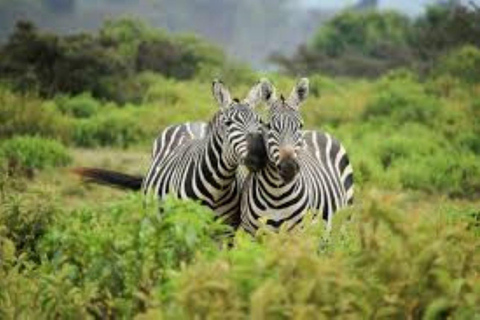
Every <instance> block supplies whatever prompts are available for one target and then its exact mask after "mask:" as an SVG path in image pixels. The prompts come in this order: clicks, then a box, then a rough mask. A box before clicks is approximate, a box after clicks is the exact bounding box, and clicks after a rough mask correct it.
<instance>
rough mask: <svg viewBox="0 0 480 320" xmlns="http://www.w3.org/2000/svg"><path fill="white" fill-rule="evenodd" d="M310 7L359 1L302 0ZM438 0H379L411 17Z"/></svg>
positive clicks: (329, 6) (466, 1) (332, 5)
mask: <svg viewBox="0 0 480 320" xmlns="http://www.w3.org/2000/svg"><path fill="white" fill-rule="evenodd" d="M301 1H302V2H303V3H304V4H306V5H308V6H309V7H321V8H331V9H340V8H343V7H346V6H349V5H353V4H355V3H357V2H358V0H301ZM437 1H438V0H401V1H398V0H379V2H380V8H383V9H397V10H401V11H404V12H406V13H408V14H411V15H417V14H420V13H422V12H423V10H424V8H425V6H426V5H428V4H432V3H435V2H437ZM462 2H463V3H469V2H470V1H469V0H463V1H462ZM473 2H474V3H476V4H480V0H474V1H473Z"/></svg>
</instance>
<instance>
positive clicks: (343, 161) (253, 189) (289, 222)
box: [241, 79, 353, 233]
mask: <svg viewBox="0 0 480 320" xmlns="http://www.w3.org/2000/svg"><path fill="white" fill-rule="evenodd" d="M307 95H308V79H302V80H301V81H300V82H299V83H298V84H297V86H296V87H295V88H294V90H293V92H292V94H291V95H290V97H289V98H288V99H286V100H285V99H284V98H283V97H280V99H276V98H275V96H274V95H272V98H271V99H270V100H269V101H268V103H269V106H270V115H269V123H268V125H267V128H266V129H265V132H264V138H265V143H266V148H267V154H268V157H269V162H268V164H267V166H266V167H265V168H264V169H263V170H260V171H258V172H253V173H250V174H249V176H248V177H247V180H246V183H245V185H244V188H243V191H242V199H241V220H242V221H241V225H242V227H243V228H244V229H246V230H247V231H249V232H252V233H253V232H255V231H256V230H257V229H258V227H259V226H260V225H261V224H263V223H266V224H267V226H269V227H271V228H273V229H278V228H280V227H281V226H283V225H285V227H286V228H287V229H290V228H293V227H294V226H295V225H297V224H298V223H299V222H301V221H302V219H303V218H304V216H305V214H306V213H307V212H308V211H312V212H313V214H314V217H318V216H319V213H320V214H321V216H322V217H323V219H325V220H326V221H327V227H328V228H330V227H331V222H332V216H333V214H334V213H335V212H336V211H337V210H338V209H340V208H342V207H345V206H347V205H349V204H351V203H352V201H353V172H352V168H351V165H350V161H349V158H348V155H347V153H346V151H345V149H344V148H343V146H342V145H341V144H340V142H339V141H338V140H336V139H335V138H333V137H332V136H331V135H329V134H327V133H323V132H317V131H303V123H302V117H301V116H300V113H299V110H298V109H299V106H300V104H301V103H302V102H303V101H304V100H305V99H306V97H307Z"/></svg>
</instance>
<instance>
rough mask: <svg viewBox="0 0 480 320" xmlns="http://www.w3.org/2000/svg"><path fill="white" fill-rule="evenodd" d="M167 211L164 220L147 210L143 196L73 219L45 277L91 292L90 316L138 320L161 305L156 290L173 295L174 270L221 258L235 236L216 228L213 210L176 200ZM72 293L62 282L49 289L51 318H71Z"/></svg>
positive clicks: (54, 238) (54, 239)
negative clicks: (202, 257) (66, 294)
mask: <svg viewBox="0 0 480 320" xmlns="http://www.w3.org/2000/svg"><path fill="white" fill-rule="evenodd" d="M161 211H162V214H161V216H160V215H159V214H158V207H157V206H156V205H153V204H152V205H148V206H145V203H144V200H143V199H142V198H141V197H138V196H137V197H130V198H129V199H127V200H125V201H122V202H119V203H117V204H112V205H110V206H108V207H106V208H103V209H97V210H94V209H83V210H78V211H74V212H72V213H70V214H69V215H68V218H65V219H63V220H62V221H58V223H57V224H56V225H55V226H54V227H53V228H51V229H50V231H49V232H48V234H47V235H46V236H45V237H44V238H43V240H42V244H41V246H40V248H41V250H42V252H43V253H44V254H46V255H47V256H49V257H50V259H49V261H44V262H43V267H42V268H43V270H42V271H43V272H45V273H44V274H42V275H43V276H45V275H49V277H52V278H56V277H59V276H62V274H64V273H65V272H67V274H65V276H67V279H68V281H69V282H70V286H71V287H73V288H78V289H77V290H79V291H80V294H81V293H86V292H89V293H90V295H89V296H87V297H86V299H85V300H84V301H82V308H83V313H86V312H88V313H90V314H91V315H93V316H96V317H104V316H107V315H114V314H116V315H122V316H128V317H132V316H133V315H134V314H136V313H138V312H140V311H141V310H144V309H145V308H146V307H147V306H148V305H150V303H152V302H153V301H151V299H153V295H154V293H155V291H154V288H160V289H161V290H162V291H164V293H165V294H170V293H171V292H170V291H169V288H170V286H169V278H170V277H171V273H172V272H174V270H177V269H178V268H180V266H181V265H184V264H187V263H190V262H191V261H193V260H194V258H195V257H196V255H197V253H198V252H199V251H202V253H203V254H206V255H209V253H210V254H212V253H213V252H216V251H217V250H219V248H220V247H221V241H220V240H221V239H222V238H223V237H224V236H225V234H226V232H227V230H228V229H227V227H225V226H224V225H222V224H221V223H220V222H218V221H216V222H215V221H214V219H213V214H212V213H211V211H210V210H208V209H206V208H205V207H203V206H200V205H198V204H195V203H193V202H191V201H179V200H176V199H174V198H168V199H166V200H165V201H164V202H163V205H162V208H161ZM86 226H88V227H86ZM90 288H94V290H90ZM66 289H68V287H67V288H65V286H60V287H57V286H56V282H52V283H48V284H47V285H46V287H45V288H44V289H43V291H44V292H42V295H43V296H45V297H44V298H42V299H44V300H47V301H48V305H56V306H58V307H57V308H55V309H54V308H51V310H48V309H47V310H44V312H46V314H51V312H58V313H59V315H61V316H62V317H65V316H68V315H69V314H70V312H69V308H72V307H73V303H75V300H70V299H63V298H62V293H63V291H64V290H66ZM42 305H43V304H42Z"/></svg>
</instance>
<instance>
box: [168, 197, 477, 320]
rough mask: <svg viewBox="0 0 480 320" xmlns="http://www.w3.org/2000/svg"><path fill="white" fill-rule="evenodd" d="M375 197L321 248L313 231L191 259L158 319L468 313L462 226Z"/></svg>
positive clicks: (469, 285)
mask: <svg viewBox="0 0 480 320" xmlns="http://www.w3.org/2000/svg"><path fill="white" fill-rule="evenodd" d="M376 197H377V198H376V199H375V201H372V200H368V201H366V202H364V205H363V209H362V208H356V209H354V210H350V211H349V212H344V213H340V214H338V215H337V216H336V221H335V223H334V225H335V226H337V227H336V228H335V229H334V230H333V232H332V233H331V236H330V239H329V241H328V242H327V243H325V242H324V241H322V240H321V238H320V237H319V234H321V231H319V229H321V228H320V226H318V225H316V226H313V228H312V227H307V228H306V229H305V230H303V231H301V232H298V233H293V234H292V233H283V234H280V235H278V234H269V233H266V234H263V236H261V237H259V238H258V239H257V240H258V241H256V242H254V241H252V240H251V239H249V237H245V236H244V235H242V234H239V235H237V238H236V243H235V247H234V248H233V249H232V250H229V251H225V252H221V253H220V254H219V256H218V258H216V259H211V258H210V257H200V258H199V259H198V260H197V261H195V262H194V263H193V264H191V265H189V266H187V268H186V269H185V270H183V272H182V273H180V274H179V275H178V278H177V280H176V281H175V282H174V287H173V290H174V291H175V292H177V294H176V295H175V296H174V299H173V301H172V302H171V303H170V304H168V305H167V306H168V307H167V308H165V307H164V308H163V310H167V313H166V315H167V318H183V317H185V318H190V317H195V316H198V317H207V318H208V317H212V318H216V317H228V318H259V319H266V318H279V319H290V318H308V319H310V318H312V319H332V318H351V319H364V318H371V317H374V318H375V317H380V318H383V317H385V318H428V319H435V318H438V317H445V316H446V317H452V318H472V317H475V316H476V315H478V313H479V312H480V309H479V307H478V305H479V302H480V300H479V297H480V296H479V295H478V293H479V292H480V291H479V290H480V286H479V284H478V281H476V278H475V277H476V273H477V272H478V271H479V270H480V260H479V257H478V255H476V254H475V253H474V252H475V251H476V250H477V246H478V244H479V239H478V238H476V237H475V235H474V234H473V233H470V232H468V231H466V223H465V220H461V219H459V218H457V219H451V218H447V217H449V216H450V215H451V213H450V212H448V213H447V214H445V215H443V214H442V215H438V214H437V215H436V212H435V211H432V212H430V213H427V212H424V213H422V214H421V215H420V216H417V215H412V214H408V213H407V212H399V211H398V210H395V209H394V208H392V207H391V206H389V205H387V204H385V203H389V202H391V200H390V201H389V199H388V197H387V196H385V197H378V196H376ZM362 198H364V199H365V198H366V197H365V195H362ZM368 198H370V197H368ZM349 219H351V220H350V222H347V221H348V220H349ZM434 230H435V231H434ZM430 232H433V233H430ZM434 234H435V235H434ZM313 252H315V253H313Z"/></svg>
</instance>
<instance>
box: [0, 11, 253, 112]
mask: <svg viewBox="0 0 480 320" xmlns="http://www.w3.org/2000/svg"><path fill="white" fill-rule="evenodd" d="M0 52H1V53H2V54H1V55H0V78H1V79H3V80H4V81H7V82H9V83H10V84H11V85H12V87H13V88H14V89H16V90H17V91H20V92H29V91H38V93H39V94H40V95H41V96H43V97H48V98H51V97H53V96H54V95H56V94H60V93H63V94H68V95H79V94H81V93H83V92H90V93H91V94H92V96H94V97H96V98H102V99H111V100H115V101H116V102H120V103H124V102H128V101H130V102H132V101H133V102H138V100H137V99H136V98H137V97H136V96H135V94H134V89H133V88H132V87H139V86H141V84H140V83H136V82H135V81H134V80H135V79H136V75H138V74H139V73H141V72H144V71H150V72H157V73H160V74H162V75H164V76H166V77H171V78H175V79H192V78H194V77H196V76H199V75H202V74H203V75H204V74H205V72H206V70H208V71H215V73H224V74H225V73H226V74H229V73H230V71H239V76H238V77H232V78H233V79H236V80H237V81H243V80H244V79H246V78H248V79H250V76H251V73H250V74H249V69H248V68H247V67H245V66H241V65H238V64H237V63H234V62H230V61H229V60H228V59H227V57H226V56H225V54H224V52H223V51H222V50H221V49H220V48H218V47H216V46H214V45H212V44H210V43H208V42H206V41H205V40H202V39H200V38H198V37H196V36H185V35H184V36H172V35H167V34H166V33H164V32H162V31H157V30H155V29H153V28H151V27H148V26H146V25H145V24H143V23H142V22H140V21H136V20H131V19H120V20H118V21H107V22H106V23H105V24H104V26H103V27H102V28H101V29H100V30H99V31H98V33H92V34H87V33H83V34H75V35H69V36H58V35H53V34H47V33H41V32H39V31H38V30H37V29H36V28H35V27H34V26H33V25H32V24H31V23H29V22H19V23H17V26H16V29H15V31H14V32H13V34H12V35H11V36H10V38H9V40H8V42H7V43H6V44H5V45H4V46H3V47H1V48H0ZM203 77H204V76H203ZM211 80H212V75H209V78H208V81H211ZM122 87H123V88H127V93H126V94H125V93H122V91H121V90H120V91H119V88H122ZM129 88H132V89H129Z"/></svg>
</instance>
